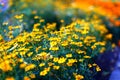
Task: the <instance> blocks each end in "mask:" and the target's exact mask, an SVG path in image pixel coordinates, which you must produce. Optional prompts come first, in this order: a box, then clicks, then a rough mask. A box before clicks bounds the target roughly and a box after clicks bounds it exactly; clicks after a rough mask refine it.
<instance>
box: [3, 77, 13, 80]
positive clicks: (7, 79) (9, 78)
mask: <svg viewBox="0 0 120 80" xmlns="http://www.w3.org/2000/svg"><path fill="white" fill-rule="evenodd" d="M5 80H15V78H14V77H8V78H6V79H5Z"/></svg>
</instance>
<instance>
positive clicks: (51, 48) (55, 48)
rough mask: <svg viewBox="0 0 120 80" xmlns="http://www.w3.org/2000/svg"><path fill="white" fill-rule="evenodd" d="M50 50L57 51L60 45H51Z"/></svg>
mask: <svg viewBox="0 0 120 80" xmlns="http://www.w3.org/2000/svg"><path fill="white" fill-rule="evenodd" d="M49 50H52V51H57V50H59V47H50V49H49Z"/></svg>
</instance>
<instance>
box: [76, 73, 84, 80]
mask: <svg viewBox="0 0 120 80" xmlns="http://www.w3.org/2000/svg"><path fill="white" fill-rule="evenodd" d="M82 79H84V76H82V75H79V74H78V75H75V80H82Z"/></svg>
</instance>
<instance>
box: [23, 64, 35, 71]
mask: <svg viewBox="0 0 120 80" xmlns="http://www.w3.org/2000/svg"><path fill="white" fill-rule="evenodd" d="M35 67H36V66H35V64H29V65H28V66H26V67H25V71H29V70H31V69H34V68H35Z"/></svg>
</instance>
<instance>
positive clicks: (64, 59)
mask: <svg viewBox="0 0 120 80" xmlns="http://www.w3.org/2000/svg"><path fill="white" fill-rule="evenodd" d="M65 61H66V58H64V57H61V58H60V59H59V60H58V63H59V64H62V63H64V62H65Z"/></svg>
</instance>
